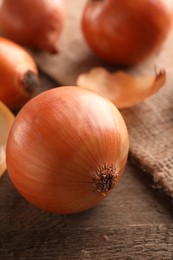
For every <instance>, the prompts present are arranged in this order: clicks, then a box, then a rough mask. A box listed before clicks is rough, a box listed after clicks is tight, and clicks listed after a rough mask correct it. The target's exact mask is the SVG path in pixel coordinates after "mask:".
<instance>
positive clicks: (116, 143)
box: [7, 87, 129, 214]
mask: <svg viewBox="0 0 173 260" xmlns="http://www.w3.org/2000/svg"><path fill="white" fill-rule="evenodd" d="M128 149H129V141H128V132H127V128H126V125H125V122H124V120H123V118H122V116H121V114H120V112H119V111H118V110H117V109H116V107H115V106H114V105H113V104H112V103H111V102H110V101H108V100H107V99H104V98H103V97H101V96H100V95H98V94H96V93H94V92H92V91H89V90H86V89H82V88H78V87H60V88H55V89H52V90H48V91H45V92H43V93H41V94H39V95H37V96H36V97H34V98H33V99H32V100H30V101H29V102H28V103H27V104H26V105H25V106H24V107H23V108H22V109H21V110H20V112H19V113H18V115H17V117H16V119H15V122H14V124H13V126H12V128H11V131H10V134H9V137H8V141H7V168H8V172H9V176H10V178H11V180H12V182H13V184H14V185H15V186H16V188H17V190H18V191H19V193H21V194H22V195H23V197H24V198H26V199H27V200H28V201H29V202H31V203H32V204H34V205H35V206H37V207H39V208H41V209H44V210H46V211H49V212H54V213H61V214H71V213H77V212H81V211H84V210H87V209H89V208H91V207H93V206H95V205H96V204H98V203H99V202H100V201H102V199H103V198H104V197H105V196H106V195H107V194H109V192H110V191H111V190H112V189H113V188H114V186H115V184H116V183H117V181H118V179H119V177H120V176H121V174H122V172H123V170H124V167H125V164H126V160H127V156H128Z"/></svg>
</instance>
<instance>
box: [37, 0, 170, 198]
mask: <svg viewBox="0 0 173 260" xmlns="http://www.w3.org/2000/svg"><path fill="white" fill-rule="evenodd" d="M85 2H86V1H85V0H75V1H71V0H67V1H66V3H67V5H68V19H67V22H66V27H65V30H64V32H63V35H62V37H61V41H60V43H59V49H60V53H59V55H55V56H51V55H49V54H43V53H40V54H38V53H34V54H33V55H34V56H35V58H36V60H37V62H38V64H39V66H40V67H41V69H42V70H43V71H45V72H46V73H47V74H49V75H50V76H52V77H53V78H54V79H55V80H57V81H58V82H60V84H62V85H74V84H75V83H76V78H77V76H78V75H79V73H81V72H84V71H87V70H88V69H90V68H92V67H93V66H102V65H103V66H106V65H105V64H102V62H101V61H100V60H99V59H97V58H95V57H94V55H93V54H92V53H91V52H90V50H89V48H88V47H87V45H86V43H85V41H84V39H83V36H82V34H81V30H80V17H81V13H82V9H83V6H84V4H85ZM155 66H156V67H157V69H159V68H164V69H166V72H167V82H166V85H165V86H164V88H163V89H161V90H160V92H159V93H158V94H156V95H155V96H154V97H151V98H149V99H148V100H146V101H145V102H143V103H141V104H139V105H136V106H134V107H133V108H130V109H126V110H122V111H121V112H122V115H123V117H124V119H125V121H126V123H127V127H128V130H129V136H130V153H131V155H132V157H133V158H134V161H136V162H137V163H138V165H139V166H140V167H141V168H142V169H143V170H145V171H146V172H148V173H150V174H151V175H152V176H153V177H154V178H153V179H154V182H155V183H156V184H158V186H159V187H161V188H162V189H163V190H164V191H165V192H166V193H167V194H169V195H171V196H173V33H172V32H171V33H170V35H169V37H168V39H167V41H166V42H165V44H164V46H163V47H162V49H161V50H160V51H159V52H157V53H156V54H155V55H154V56H153V57H152V58H150V59H149V60H147V61H145V62H144V63H142V64H140V65H138V66H136V67H133V68H129V69H126V70H128V72H129V73H131V74H136V75H152V74H154V68H155ZM111 69H112V68H111ZM113 69H114V70H115V69H116V68H113Z"/></svg>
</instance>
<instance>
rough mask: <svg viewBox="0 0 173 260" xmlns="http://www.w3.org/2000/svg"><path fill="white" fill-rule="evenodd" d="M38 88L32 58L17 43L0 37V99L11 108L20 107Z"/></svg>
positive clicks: (36, 72)
mask: <svg viewBox="0 0 173 260" xmlns="http://www.w3.org/2000/svg"><path fill="white" fill-rule="evenodd" d="M38 89H39V79H38V70H37V66H36V63H35V61H34V59H33V58H32V57H31V55H30V54H29V53H28V52H27V51H26V50H25V49H23V48H22V47H21V46H19V45H18V44H16V43H14V42H12V41H10V40H7V39H5V38H2V37H0V100H1V101H2V102H3V103H4V104H6V105H7V106H8V107H9V108H11V109H16V108H20V107H21V106H23V105H24V103H25V102H26V101H28V100H29V99H30V98H31V97H33V96H34V95H35V94H36V93H37V92H38Z"/></svg>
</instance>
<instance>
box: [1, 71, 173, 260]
mask: <svg viewBox="0 0 173 260" xmlns="http://www.w3.org/2000/svg"><path fill="white" fill-rule="evenodd" d="M41 77H42V85H43V87H44V88H45V89H46V88H47V87H51V86H56V85H57V83H56V82H54V81H51V80H50V79H48V78H47V77H45V75H44V74H41ZM131 160H132V159H129V162H128V164H127V167H126V169H125V172H124V174H123V176H122V178H121V180H120V182H119V184H118V185H117V187H116V188H115V190H114V191H113V192H112V193H111V194H110V196H109V197H107V198H106V199H105V200H104V201H103V202H102V203H101V204H99V205H98V206H97V207H95V208H93V209H91V210H88V211H86V212H83V213H81V214H74V215H69V216H66V215H54V214H49V213H47V212H43V211H41V210H39V209H37V208H35V207H34V206H32V205H30V204H29V203H28V202H26V201H25V200H24V199H23V198H22V197H21V196H20V195H19V194H18V193H17V191H16V190H15V188H14V187H13V185H12V184H11V182H10V180H9V177H8V174H7V172H6V173H5V175H4V176H3V177H2V178H1V179H0V259H2V260H6V259H7V260H11V259H16V260H20V259H26V260H34V259H45V260H49V259H58V260H59V259H60V260H66V259H67V260H73V259H79V260H82V259H96V260H97V259H98V260H102V259H103V260H104V259H105V260H110V259H112V260H115V259H118V260H121V259H133V260H144V259H145V260H146V259H154V260H155V259H160V260H162V259H164V260H165V259H166V260H170V259H173V208H172V204H171V199H170V198H169V197H167V196H165V194H164V193H162V192H159V191H158V190H157V189H155V187H154V186H153V181H152V179H151V178H150V177H149V176H148V175H145V174H144V173H142V172H140V171H139V169H138V168H135V167H134V165H132V163H131Z"/></svg>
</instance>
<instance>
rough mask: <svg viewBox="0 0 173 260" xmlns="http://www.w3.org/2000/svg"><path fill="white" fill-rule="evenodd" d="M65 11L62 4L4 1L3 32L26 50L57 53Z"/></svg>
mask: <svg viewBox="0 0 173 260" xmlns="http://www.w3.org/2000/svg"><path fill="white" fill-rule="evenodd" d="M65 9H66V8H65V5H64V1H63V0H51V1H49V0H39V1H38V0H37V1H35V0H22V1H21V0H20V1H18V2H17V4H16V0H3V3H2V6H1V9H0V32H1V33H2V34H3V36H5V37H7V38H9V39H11V40H13V41H15V42H17V43H19V44H22V45H25V46H27V47H31V48H34V49H41V50H45V51H47V52H50V53H57V52H58V49H57V41H58V40H59V37H60V35H61V33H62V30H63V26H64V21H65Z"/></svg>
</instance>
